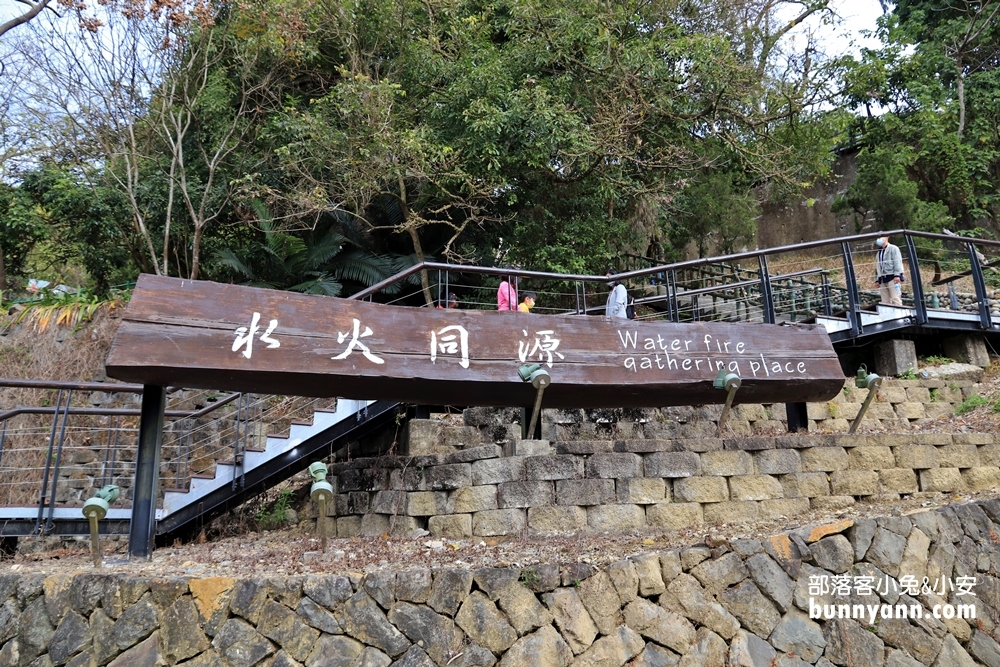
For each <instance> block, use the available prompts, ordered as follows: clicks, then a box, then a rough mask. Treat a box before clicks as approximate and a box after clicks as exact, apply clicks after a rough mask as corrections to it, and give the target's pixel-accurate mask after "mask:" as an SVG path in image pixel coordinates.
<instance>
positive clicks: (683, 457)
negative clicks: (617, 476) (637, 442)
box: [642, 445, 1000, 478]
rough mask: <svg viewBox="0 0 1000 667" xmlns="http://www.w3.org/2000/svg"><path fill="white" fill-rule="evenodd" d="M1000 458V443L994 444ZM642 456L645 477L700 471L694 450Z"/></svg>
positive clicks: (676, 476)
mask: <svg viewBox="0 0 1000 667" xmlns="http://www.w3.org/2000/svg"><path fill="white" fill-rule="evenodd" d="M996 447H997V449H998V452H997V459H998V460H1000V445H996ZM642 458H643V466H644V468H645V471H646V476H647V477H667V478H678V477H691V476H693V475H698V474H700V473H701V456H699V455H698V454H697V453H695V452H656V453H654V454H647V455H646V456H644V457H642Z"/></svg>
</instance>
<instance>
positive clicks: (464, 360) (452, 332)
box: [431, 325, 469, 368]
mask: <svg viewBox="0 0 1000 667" xmlns="http://www.w3.org/2000/svg"><path fill="white" fill-rule="evenodd" d="M439 349H440V351H441V354H461V358H460V360H459V362H458V363H459V365H460V366H461V367H462V368H468V367H469V332H468V331H466V330H465V327H460V326H458V325H453V326H450V327H445V328H444V329H441V330H440V331H432V332H431V363H437V355H438V350H439Z"/></svg>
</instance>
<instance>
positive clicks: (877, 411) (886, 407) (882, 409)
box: [865, 400, 898, 422]
mask: <svg viewBox="0 0 1000 667" xmlns="http://www.w3.org/2000/svg"><path fill="white" fill-rule="evenodd" d="M897 416H898V415H896V411H895V410H893V409H892V404H891V403H886V402H885V401H878V400H875V401H872V402H871V403H870V404H869V405H868V412H866V413H865V421H866V422H867V420H869V419H896V418H897Z"/></svg>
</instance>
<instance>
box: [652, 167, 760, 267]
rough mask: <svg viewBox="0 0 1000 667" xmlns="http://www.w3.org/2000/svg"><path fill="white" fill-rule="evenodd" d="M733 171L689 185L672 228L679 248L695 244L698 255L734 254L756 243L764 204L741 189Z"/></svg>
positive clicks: (715, 173) (674, 240)
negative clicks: (755, 237) (758, 223)
mask: <svg viewBox="0 0 1000 667" xmlns="http://www.w3.org/2000/svg"><path fill="white" fill-rule="evenodd" d="M735 180H736V179H735V175H734V174H732V173H731V172H722V171H712V172H709V173H707V174H705V175H703V176H702V177H701V178H699V179H698V180H697V181H696V182H695V183H694V184H692V185H691V186H689V187H688V188H687V189H685V190H684V192H683V193H682V194H681V196H680V197H679V199H678V204H677V208H678V209H679V212H678V214H677V216H676V217H675V218H674V219H675V222H674V223H673V224H672V225H671V230H670V237H671V239H672V240H673V242H674V245H675V246H685V245H687V243H688V242H690V241H694V242H695V244H696V245H697V247H698V256H699V257H705V256H707V255H708V252H709V251H710V250H711V251H713V252H718V253H722V254H730V253H733V252H735V251H736V250H738V249H739V248H740V247H741V246H743V245H747V244H751V245H752V243H753V239H754V236H755V235H756V233H757V217H758V216H759V215H760V205H759V204H758V203H757V201H756V199H754V196H753V193H752V192H750V191H749V190H748V189H747V188H746V187H745V186H744V187H738V186H737V184H736V182H735Z"/></svg>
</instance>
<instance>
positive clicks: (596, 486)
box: [556, 479, 615, 506]
mask: <svg viewBox="0 0 1000 667" xmlns="http://www.w3.org/2000/svg"><path fill="white" fill-rule="evenodd" d="M614 501H615V481H614V480H613V479H562V480H559V481H557V482H556V504H557V505H583V506H587V505H606V504H608V503H613V502H614Z"/></svg>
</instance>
